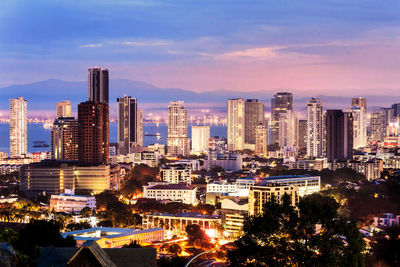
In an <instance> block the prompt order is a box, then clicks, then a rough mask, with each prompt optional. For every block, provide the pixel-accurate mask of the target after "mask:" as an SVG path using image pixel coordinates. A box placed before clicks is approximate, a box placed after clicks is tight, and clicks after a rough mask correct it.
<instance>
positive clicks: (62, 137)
mask: <svg viewBox="0 0 400 267" xmlns="http://www.w3.org/2000/svg"><path fill="white" fill-rule="evenodd" d="M78 134H79V131H78V120H76V119H75V118H72V117H63V116H61V117H58V118H57V119H56V120H55V121H54V123H53V128H52V129H51V132H50V137H51V158H52V159H57V160H78V140H79V136H78Z"/></svg>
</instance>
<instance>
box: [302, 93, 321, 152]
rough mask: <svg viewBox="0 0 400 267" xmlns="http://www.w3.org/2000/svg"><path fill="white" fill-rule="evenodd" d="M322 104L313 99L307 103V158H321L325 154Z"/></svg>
mask: <svg viewBox="0 0 400 267" xmlns="http://www.w3.org/2000/svg"><path fill="white" fill-rule="evenodd" d="M322 127H323V126H322V103H321V100H319V99H318V98H314V97H313V98H311V99H310V100H309V101H308V103H307V134H306V140H307V141H306V143H307V157H309V158H319V157H322V153H323V141H322V140H323V129H322Z"/></svg>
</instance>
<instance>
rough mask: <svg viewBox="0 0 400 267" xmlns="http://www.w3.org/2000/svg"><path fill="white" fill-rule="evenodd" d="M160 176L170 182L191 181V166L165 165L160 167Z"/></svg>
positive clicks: (188, 182) (189, 182)
mask: <svg viewBox="0 0 400 267" xmlns="http://www.w3.org/2000/svg"><path fill="white" fill-rule="evenodd" d="M160 171H161V177H162V180H163V181H164V182H168V183H171V184H179V183H187V184H191V183H192V168H190V166H188V165H181V164H177V165H167V166H162V167H161V170H160Z"/></svg>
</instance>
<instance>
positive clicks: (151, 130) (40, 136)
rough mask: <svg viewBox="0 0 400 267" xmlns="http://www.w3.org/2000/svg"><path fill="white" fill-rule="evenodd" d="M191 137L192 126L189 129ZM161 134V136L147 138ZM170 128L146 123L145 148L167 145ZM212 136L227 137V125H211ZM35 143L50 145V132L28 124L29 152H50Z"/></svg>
mask: <svg viewBox="0 0 400 267" xmlns="http://www.w3.org/2000/svg"><path fill="white" fill-rule="evenodd" d="M188 132H189V137H190V136H191V125H189V127H188ZM145 133H147V134H150V135H152V134H154V135H155V134H156V133H159V134H160V136H159V137H157V136H146V135H145ZM167 134H168V126H167V125H166V124H165V123H159V124H156V123H144V124H143V144H144V145H145V146H147V145H150V144H154V143H159V144H166V143H167ZM210 136H219V137H226V125H210ZM34 142H45V143H46V144H49V145H50V130H49V129H45V128H44V127H43V124H42V123H28V152H29V153H33V152H39V151H49V150H50V147H34ZM116 142H117V123H110V143H116ZM0 151H5V152H7V153H8V152H9V151H10V125H9V124H5V123H2V124H0Z"/></svg>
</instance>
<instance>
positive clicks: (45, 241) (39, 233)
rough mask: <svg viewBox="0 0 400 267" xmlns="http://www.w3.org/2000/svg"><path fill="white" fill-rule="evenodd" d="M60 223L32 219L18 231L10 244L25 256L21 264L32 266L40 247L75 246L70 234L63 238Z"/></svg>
mask: <svg viewBox="0 0 400 267" xmlns="http://www.w3.org/2000/svg"><path fill="white" fill-rule="evenodd" d="M60 228H61V226H60V224H59V223H58V222H56V221H54V220H51V221H45V220H33V221H31V222H30V223H29V224H27V226H26V227H25V229H22V230H21V231H20V232H19V236H18V239H17V240H16V241H15V242H14V243H13V244H12V245H13V246H14V248H15V249H16V250H17V251H19V252H21V253H22V254H25V255H26V256H27V262H26V263H24V264H23V265H25V266H32V263H33V262H34V259H35V258H36V257H38V256H39V252H40V247H75V245H76V242H75V240H74V238H73V237H72V236H68V237H67V238H63V237H62V236H61V234H60Z"/></svg>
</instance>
